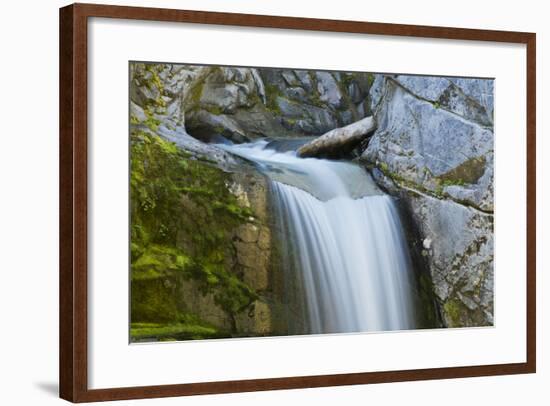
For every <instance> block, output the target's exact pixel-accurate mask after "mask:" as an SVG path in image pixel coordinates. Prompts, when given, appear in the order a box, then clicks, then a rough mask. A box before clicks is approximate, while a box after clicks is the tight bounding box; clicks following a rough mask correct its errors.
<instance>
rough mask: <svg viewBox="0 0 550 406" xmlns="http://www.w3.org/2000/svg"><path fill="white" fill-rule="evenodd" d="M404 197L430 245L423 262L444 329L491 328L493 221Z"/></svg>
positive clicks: (443, 203)
mask: <svg viewBox="0 0 550 406" xmlns="http://www.w3.org/2000/svg"><path fill="white" fill-rule="evenodd" d="M405 195H406V197H405V200H406V201H407V204H408V205H409V208H410V212H411V213H412V215H413V218H414V220H415V223H416V224H417V225H418V226H419V228H420V233H421V235H422V236H423V238H424V241H426V240H430V244H429V247H428V248H426V252H427V260H428V262H429V264H430V273H431V277H432V281H433V285H434V290H435V294H436V296H437V299H438V301H439V302H440V305H441V308H442V315H443V318H444V322H445V325H447V326H449V327H465V326H486V325H492V323H493V317H492V314H493V250H494V247H493V216H492V215H490V214H485V213H482V212H479V211H477V210H475V209H472V208H469V207H465V206H463V205H461V204H458V203H455V202H453V201H450V200H441V199H437V198H434V197H430V196H427V195H424V194H421V193H418V192H414V191H406V192H405Z"/></svg>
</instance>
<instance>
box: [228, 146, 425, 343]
mask: <svg viewBox="0 0 550 406" xmlns="http://www.w3.org/2000/svg"><path fill="white" fill-rule="evenodd" d="M221 147H222V148H224V149H226V150H228V151H230V152H232V153H233V154H236V155H239V156H241V157H243V158H246V159H248V160H251V161H253V162H254V163H255V164H256V165H257V166H258V168H259V169H260V170H261V171H263V172H264V173H265V174H266V175H267V176H268V177H269V178H270V179H271V182H272V191H273V193H272V195H273V199H274V207H276V213H275V214H276V216H277V218H278V221H279V222H280V224H281V229H282V234H283V235H282V238H281V241H282V242H283V244H284V245H285V246H284V249H285V263H286V265H285V266H287V267H290V268H291V270H292V271H295V272H298V273H299V276H300V279H301V284H302V286H303V290H304V294H305V304H306V307H307V321H308V324H309V331H308V332H309V333H346V332H360V331H387V330H401V329H410V328H414V327H415V326H414V311H413V310H414V309H413V304H412V299H411V291H412V288H411V286H412V285H411V280H412V277H411V264H410V259H409V254H408V250H407V246H406V244H405V240H404V237H403V231H402V226H401V222H400V220H399V214H398V212H397V209H396V207H395V205H394V202H393V200H392V198H391V197H390V196H388V195H386V194H384V193H383V192H382V191H381V190H380V189H378V187H377V186H376V184H375V183H374V181H373V180H372V179H371V177H370V175H369V174H368V173H367V172H366V171H365V170H364V169H363V168H361V167H360V166H358V165H355V164H353V163H350V162H341V161H330V160H324V159H315V158H306V159H302V158H298V157H297V156H296V154H295V153H294V152H293V151H286V152H278V151H276V150H275V149H273V144H272V143H271V144H270V143H268V142H267V141H264V140H262V141H257V142H254V143H250V144H241V145H231V146H227V145H224V146H221Z"/></svg>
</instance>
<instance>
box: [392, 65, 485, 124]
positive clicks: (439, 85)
mask: <svg viewBox="0 0 550 406" xmlns="http://www.w3.org/2000/svg"><path fill="white" fill-rule="evenodd" d="M393 80H395V81H396V82H398V83H399V84H400V85H401V86H403V87H404V88H405V89H407V90H408V91H409V92H411V93H412V94H414V95H415V96H417V97H420V98H423V99H425V100H427V101H430V102H433V103H436V104H437V105H439V106H440V107H442V108H445V109H448V110H449V111H451V112H453V113H455V114H458V115H459V116H461V117H463V118H466V119H467V120H471V121H475V122H477V123H479V124H481V125H485V126H492V124H493V106H492V94H493V81H492V80H487V79H458V78H445V77H434V76H410V75H398V76H396V77H394V78H393ZM461 85H462V86H461ZM489 94H490V95H491V96H490V97H489V96H488V95H489Z"/></svg>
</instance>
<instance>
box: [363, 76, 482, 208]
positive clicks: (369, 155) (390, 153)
mask: <svg viewBox="0 0 550 406" xmlns="http://www.w3.org/2000/svg"><path fill="white" fill-rule="evenodd" d="M384 93H385V94H384V98H383V102H382V103H381V105H380V106H379V107H378V109H377V111H376V121H377V123H378V128H377V130H376V132H375V134H374V136H373V137H372V139H371V141H370V142H369V145H368V148H367V149H366V150H365V151H364V153H363V155H362V158H363V159H364V160H365V161H366V162H368V163H370V164H374V165H380V164H383V165H384V167H385V168H386V170H387V171H389V172H390V173H393V174H396V175H398V176H399V177H400V178H401V179H403V180H406V181H407V182H411V183H413V184H416V185H418V187H419V188H421V189H424V190H428V191H430V192H433V193H439V192H441V190H440V189H441V188H442V186H443V185H450V184H453V183H455V184H460V185H463V186H466V187H467V188H470V189H472V190H473V193H471V194H470V198H469V199H468V201H469V203H470V204H472V205H475V206H477V207H478V208H481V209H484V210H486V209H488V207H491V206H492V202H491V201H490V199H491V198H492V191H491V190H489V188H491V187H492V186H491V185H492V181H491V180H492V172H493V166H492V154H493V133H492V131H490V130H488V129H486V128H484V127H481V126H479V125H478V124H476V123H474V122H471V121H467V120H464V119H463V118H461V117H458V116H457V115H456V114H453V113H450V112H448V111H446V110H444V109H439V108H437V107H435V106H434V105H433V104H432V103H429V102H427V101H424V100H421V99H418V98H417V97H415V96H414V95H412V94H411V93H409V92H407V91H406V90H404V89H403V88H402V87H401V86H399V85H398V84H396V83H395V82H394V81H393V80H392V79H387V80H386V86H385V89H384ZM474 189H475V190H474Z"/></svg>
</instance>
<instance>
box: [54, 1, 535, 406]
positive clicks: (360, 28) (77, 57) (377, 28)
mask: <svg viewBox="0 0 550 406" xmlns="http://www.w3.org/2000/svg"><path fill="white" fill-rule="evenodd" d="M89 17H105V18H117V19H130V20H132V19H138V20H152V21H169V22H185V23H197V24H218V25H232V26H243V27H245V26H246V27H270V28H287V29H297V30H314V31H328V32H348V33H365V34H375V35H395V36H408V37H421V38H440V39H454V40H474V41H492V42H508V43H519V44H525V45H526V46H527V60H526V64H527V100H526V109H527V167H526V176H527V196H526V198H527V213H526V216H527V263H526V272H527V331H526V335H527V341H526V342H527V348H526V353H527V361H526V362H524V363H515V364H499V365H482V366H468V367H448V368H430V369H416V370H402V371H384V372H366V373H351V374H338V375H318V376H301V377H288V378H275V379H252V380H242V381H224V382H210V383H206V382H197V383H189V384H178V385H161V386H141V387H129V388H109V389H92V390H91V389H89V388H88V384H87V380H88V378H87V368H88V359H87V350H88V347H87V342H88V336H87V334H88V330H87V314H88V305H87V204H88V198H87V185H88V182H87V100H88V98H87V97H88V96H87V47H88V39H87V27H88V24H87V22H88V18H89ZM535 44H536V36H535V34H534V33H525V32H508V31H487V30H477V29H463V28H447V27H428V26H415V25H414V26H413V25H400V24H382V23H368V22H357V21H336V20H320V19H308V18H295V17H275V16H264V15H246V14H232V13H231V14H230V13H214V12H203V11H184V10H171V9H155V8H138V7H120V6H107V5H95V4H94V5H92V4H73V5H70V6H67V7H64V8H61V9H60V60H59V62H60V64H59V65H60V90H59V94H60V101H59V107H60V108H59V111H60V168H59V171H60V173H59V178H60V195H59V200H60V204H59V214H60V252H59V255H60V277H59V288H60V313H59V318H60V331H59V337H60V348H59V349H60V356H59V364H60V365H59V371H60V374H59V381H60V396H61V398H63V399H66V400H69V401H72V402H90V401H106V400H117V399H139V398H153V397H167V396H182V395H198V394H213V393H229V392H245V391H260V390H274V389H293V388H306V387H307V388H311V387H321V386H336V385H354V384H367V383H382V382H397V381H414V380H425V379H446V378H462V377H475V376H488V375H505V374H523V373H534V372H535V371H536V303H535V302H536V296H535V295H536V288H535V284H536V264H535V257H536V229H535V227H536V224H535V221H536V219H535V216H536V213H535V212H536V206H535V205H536V195H535V193H536V188H535V183H536V180H535V176H536V174H535V167H536V163H535V157H536V153H535V148H536V147H535V127H536V121H535V120H536V113H535V111H536V95H535V91H536V89H535V87H536V85H535V80H536V70H535V61H536V50H535V47H536V45H535Z"/></svg>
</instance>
